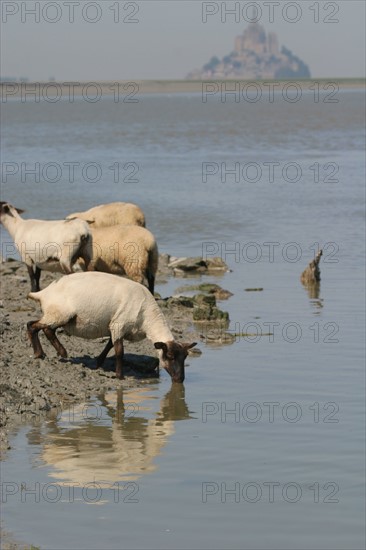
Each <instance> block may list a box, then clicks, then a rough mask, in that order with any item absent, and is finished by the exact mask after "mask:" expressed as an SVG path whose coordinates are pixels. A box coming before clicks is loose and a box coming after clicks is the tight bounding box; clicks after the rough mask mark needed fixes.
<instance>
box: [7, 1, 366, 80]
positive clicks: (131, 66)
mask: <svg viewBox="0 0 366 550" xmlns="http://www.w3.org/2000/svg"><path fill="white" fill-rule="evenodd" d="M0 3H1V54H0V61H1V67H0V70H1V75H2V77H6V76H8V77H16V78H19V77H27V78H29V80H33V81H45V80H49V79H50V78H51V77H52V78H55V79H56V80H57V81H60V82H61V81H68V80H70V81H79V80H81V81H94V80H132V79H136V80H137V79H180V78H184V77H185V76H186V74H187V73H188V72H190V71H191V70H193V69H196V68H201V67H202V66H203V65H204V64H205V63H207V62H208V61H209V60H210V58H211V57H212V56H213V55H216V56H218V57H219V58H222V57H223V56H224V55H227V54H228V53H230V52H231V51H232V50H233V46H234V38H235V36H237V35H238V34H241V33H242V32H243V30H244V29H245V28H246V27H247V26H248V25H249V24H250V20H251V19H252V17H253V15H255V16H256V18H257V19H258V21H259V22H260V23H261V24H262V25H263V26H264V27H265V30H266V31H274V32H276V33H277V35H278V39H279V43H280V45H284V46H286V47H287V48H288V49H290V50H291V51H292V52H293V53H294V54H295V55H297V56H298V57H300V58H301V59H302V60H303V61H304V62H305V63H307V64H308V66H309V67H310V71H311V74H312V77H314V78H320V77H326V78H327V77H364V76H365V9H366V2H365V0H338V1H334V2H332V1H328V0H326V1H323V0H319V1H314V0H309V1H308V0H297V1H296V2H290V1H287V0H277V1H275V0H273V1H266V0H258V1H255V2H249V1H235V0H234V1H227V2H225V1H222V0H218V1H211V2H202V1H201V0H165V1H161V0H157V1H155V0H133V1H129V0H127V1H122V0H121V1H120V0H98V1H89V0H56V1H51V0H39V1H33V0H32V1H30V0H26V1H6V0H1V2H0ZM253 10H254V11H253Z"/></svg>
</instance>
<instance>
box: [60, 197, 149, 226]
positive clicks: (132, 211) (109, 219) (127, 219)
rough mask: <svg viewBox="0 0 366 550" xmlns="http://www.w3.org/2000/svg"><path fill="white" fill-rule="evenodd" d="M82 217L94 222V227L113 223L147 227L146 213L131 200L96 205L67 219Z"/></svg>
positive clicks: (70, 215) (91, 222)
mask: <svg viewBox="0 0 366 550" xmlns="http://www.w3.org/2000/svg"><path fill="white" fill-rule="evenodd" d="M72 218H80V219H82V220H85V221H87V222H88V223H90V224H93V227H109V226H111V225H118V224H122V225H140V226H141V227H145V215H144V213H143V211H142V210H141V208H139V207H138V206H137V205H136V204H132V203H130V202H111V203H109V204H100V205H99V206H94V207H93V208H90V209H89V210H86V211H85V212H74V213H73V214H69V215H68V216H67V218H66V219H68V220H69V219H72Z"/></svg>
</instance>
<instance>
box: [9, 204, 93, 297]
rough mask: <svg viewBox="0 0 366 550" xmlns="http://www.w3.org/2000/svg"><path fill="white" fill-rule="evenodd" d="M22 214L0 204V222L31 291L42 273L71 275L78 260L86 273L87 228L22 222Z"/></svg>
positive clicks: (78, 223) (88, 257) (77, 222)
mask: <svg viewBox="0 0 366 550" xmlns="http://www.w3.org/2000/svg"><path fill="white" fill-rule="evenodd" d="M22 212H24V211H23V210H20V209H18V208H15V207H14V206H12V205H11V204H9V203H7V202H2V201H1V202H0V222H1V223H2V224H3V225H4V226H5V227H6V229H7V230H8V232H9V234H10V235H11V237H12V238H13V240H14V243H15V247H16V249H17V251H18V252H19V254H20V257H21V259H22V261H23V262H24V263H25V264H26V266H27V269H28V273H29V277H30V281H31V289H32V291H37V290H39V289H40V287H39V279H40V276H41V270H42V269H44V270H46V271H58V272H61V273H66V274H68V273H72V271H73V265H74V264H75V262H76V261H77V259H78V258H82V259H83V262H84V263H83V265H84V266H85V269H87V268H88V266H89V263H90V260H91V253H92V250H91V236H90V230H89V226H88V224H87V223H86V222H85V221H83V220H79V219H75V220H54V221H46V220H23V219H22V218H21V216H20V215H19V214H21V213H22Z"/></svg>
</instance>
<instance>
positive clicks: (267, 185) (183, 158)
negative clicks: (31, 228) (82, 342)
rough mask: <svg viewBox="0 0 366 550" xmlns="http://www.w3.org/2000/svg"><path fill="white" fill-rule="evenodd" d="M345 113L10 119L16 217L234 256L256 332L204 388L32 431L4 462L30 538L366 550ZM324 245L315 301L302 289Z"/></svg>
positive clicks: (247, 108) (169, 98)
mask: <svg viewBox="0 0 366 550" xmlns="http://www.w3.org/2000/svg"><path fill="white" fill-rule="evenodd" d="M332 98H333V99H334V98H336V99H337V101H336V102H329V101H328V100H329V94H328V95H326V94H325V93H321V94H320V97H319V101H315V99H316V97H315V95H314V93H313V92H312V91H305V90H304V91H303V93H302V96H301V98H300V99H299V101H297V102H291V101H285V100H284V98H283V95H282V94H281V93H278V94H276V95H275V96H274V101H273V102H270V101H269V100H268V96H266V94H265V93H263V97H262V98H261V99H260V100H258V101H257V102H251V101H247V100H244V99H243V97H241V100H240V101H239V102H235V101H234V99H235V98H234V96H227V98H226V99H227V101H226V102H221V101H220V96H219V95H212V96H210V97H208V98H207V102H203V101H202V98H201V96H200V95H199V94H196V95H195V94H192V95H188V94H187V95H184V94H182V95H179V94H177V95H141V96H140V97H138V101H137V102H136V103H123V102H119V103H115V102H114V101H113V98H106V97H103V98H101V100H100V101H98V102H96V103H88V102H87V101H85V100H84V99H83V98H79V99H77V100H75V102H74V103H69V102H68V101H67V100H65V101H59V102H56V103H47V102H45V101H40V102H39V103H35V102H34V101H27V102H25V103H22V102H20V101H13V102H8V103H6V104H3V130H2V133H3V138H2V150H3V155H2V162H3V164H2V168H3V173H2V200H8V201H10V202H11V203H13V204H15V205H16V206H18V207H19V208H24V209H26V214H25V215H26V216H27V217H34V218H50V219H52V218H62V217H64V216H65V215H66V214H68V213H70V212H73V211H75V210H81V209H86V208H88V207H90V206H92V205H95V204H100V203H104V202H109V201H116V200H122V201H130V202H136V203H137V204H139V205H140V206H141V207H142V209H143V210H144V212H145V214H146V218H147V225H148V227H149V229H150V230H151V231H152V232H153V233H154V234H155V236H156V237H157V240H158V243H159V248H160V251H161V252H168V253H170V254H172V255H175V256H201V255H206V256H207V257H210V256H222V257H223V259H224V260H225V261H226V262H227V264H228V265H229V267H230V269H231V270H232V271H231V272H230V273H227V274H225V275H224V276H223V277H220V278H213V277H206V278H203V279H202V280H204V281H217V282H218V283H219V284H221V285H222V286H223V287H224V288H227V289H228V290H230V291H231V292H233V294H234V295H233V297H232V298H231V299H230V300H229V301H227V302H222V303H221V307H222V309H226V310H227V311H229V314H230V319H231V325H230V330H232V331H234V332H236V333H241V336H239V337H238V338H237V342H236V343H234V344H232V345H231V346H224V347H216V348H215V347H208V346H205V345H204V344H200V348H201V349H202V351H203V354H202V356H200V357H198V358H191V359H190V360H189V363H190V368H189V369H187V377H186V382H185V391H182V390H180V391H179V390H177V389H173V390H172V391H171V389H170V388H171V383H170V380H168V378H167V376H165V375H164V374H163V375H162V377H161V380H160V381H158V382H154V383H152V384H151V385H148V386H147V387H146V388H145V389H144V391H141V392H136V391H133V390H132V389H126V390H125V391H124V393H123V394H122V393H121V394H119V395H117V396H116V395H115V394H109V395H107V396H102V397H101V396H96V397H95V399H94V400H93V401H92V402H91V403H89V404H85V405H84V406H80V407H75V408H74V409H73V410H72V411H71V412H70V411H64V412H63V414H62V415H60V418H59V419H58V421H49V422H45V423H44V424H43V425H42V426H40V427H30V426H24V427H23V428H22V429H21V430H20V431H18V432H17V434H16V435H15V436H14V439H13V442H12V445H13V447H14V450H13V451H11V452H10V454H9V460H7V461H6V462H4V463H3V464H2V474H3V482H7V483H8V484H9V483H14V484H15V485H13V486H10V485H7V487H8V491H10V492H12V491H13V492H14V495H10V494H8V495H6V498H5V500H6V502H5V503H4V504H3V520H4V526H5V527H6V528H7V529H8V530H10V531H12V532H13V533H14V534H15V536H16V537H17V538H19V539H21V540H24V541H27V542H29V543H32V544H34V545H36V546H39V547H40V548H47V549H48V548H55V549H56V548H57V549H60V548H75V549H84V548H85V549H86V548H88V549H97V548H106V549H119V548H126V549H130V548H133V549H137V548H146V549H148V548H176V549H183V548H190V549H196V548H199V549H206V548H207V549H208V548H210V549H213V548H217V549H218V548H228V549H234V548H235V549H241V548H245V549H254V548H256V549H263V550H267V549H268V550H269V549H271V550H272V549H283V548H289V549H290V548H291V549H294V548H296V549H305V548H306V549H314V550H317V549H344V548H349V549H360V548H364V546H365V533H364V518H365V508H364V497H365V475H364V474H365V468H364V467H365V454H364V435H365V371H364V367H365V364H364V359H365V354H364V351H365V345H364V344H365V326H364V313H365V293H364V277H365V272H364V257H365V255H364V254H365V250H364V229H365V207H364V198H365V197H364V180H365V165H364V160H365V154H364V151H365V141H364V113H365V95H364V90H348V91H347V90H343V91H342V90H340V91H339V92H337V94H336V95H335V96H332V97H331V99H332ZM10 243H11V240H10V239H9V236H8V235H7V234H6V232H3V236H2V254H3V256H6V255H9V254H10V255H12V247H11V244H10ZM319 247H322V248H323V251H324V255H323V258H322V261H321V276H322V280H321V285H320V289H319V290H318V292H316V293H313V294H311V293H308V292H307V290H306V289H305V288H304V287H303V286H302V285H301V283H300V279H299V278H300V274H301V272H302V271H303V269H304V268H305V266H306V265H307V263H308V262H309V261H310V260H311V259H312V258H313V256H314V253H315V252H316V251H317V249H318V248H319ZM183 282H184V281H183ZM181 284H182V280H177V279H174V280H173V281H170V282H169V283H167V284H164V285H163V284H162V285H160V286H158V288H157V291H158V292H160V293H161V294H162V295H169V294H171V292H172V291H173V290H174V288H176V287H178V286H180V285H181ZM247 288H263V291H261V292H246V291H245V289H247ZM268 333H271V334H272V336H265V335H262V336H261V334H268ZM248 334H249V335H250V336H248ZM123 403H124V406H125V408H124V409H123ZM22 483H23V486H22V487H23V489H22V490H21V484H22ZM92 483H94V485H92ZM11 487H13V489H11ZM16 488H18V489H19V490H17V489H16ZM29 489H32V490H34V493H33V494H31V493H29V492H27V491H29Z"/></svg>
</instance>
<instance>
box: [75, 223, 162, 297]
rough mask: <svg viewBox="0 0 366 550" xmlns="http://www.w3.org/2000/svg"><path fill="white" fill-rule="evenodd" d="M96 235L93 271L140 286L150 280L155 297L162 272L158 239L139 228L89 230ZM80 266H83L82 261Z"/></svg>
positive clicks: (150, 288) (94, 236)
mask: <svg viewBox="0 0 366 550" xmlns="http://www.w3.org/2000/svg"><path fill="white" fill-rule="evenodd" d="M89 229H90V232H91V235H92V243H93V245H92V249H93V253H92V259H91V263H90V266H89V269H90V270H95V271H104V272H105V273H113V274H115V275H125V276H127V277H128V278H129V279H132V280H133V281H136V282H137V283H141V284H143V283H144V279H145V278H146V280H147V283H148V288H149V290H150V292H151V294H154V284H155V274H156V271H157V268H158V261H159V256H158V247H157V244H156V241H155V237H154V235H153V234H152V233H151V232H150V231H149V230H148V229H145V228H144V227H138V226H136V225H113V226H112V227H100V228H96V229H94V227H93V226H90V227H89ZM78 263H79V264H80V265H81V264H82V262H81V261H80V260H79V262H78Z"/></svg>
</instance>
